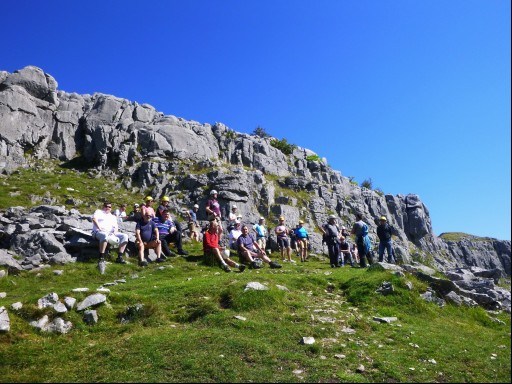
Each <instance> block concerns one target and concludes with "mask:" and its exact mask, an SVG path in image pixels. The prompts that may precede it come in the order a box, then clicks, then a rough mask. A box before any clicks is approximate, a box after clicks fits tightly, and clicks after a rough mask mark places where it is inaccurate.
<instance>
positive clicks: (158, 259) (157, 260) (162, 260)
mask: <svg viewBox="0 0 512 384" xmlns="http://www.w3.org/2000/svg"><path fill="white" fill-rule="evenodd" d="M155 261H156V262H157V263H163V262H164V261H165V259H164V258H162V256H160V257H159V258H157V259H156V260H155Z"/></svg>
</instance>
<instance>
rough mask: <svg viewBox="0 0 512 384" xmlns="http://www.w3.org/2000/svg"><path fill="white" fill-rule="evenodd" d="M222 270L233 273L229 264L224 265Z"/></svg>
mask: <svg viewBox="0 0 512 384" xmlns="http://www.w3.org/2000/svg"><path fill="white" fill-rule="evenodd" d="M221 268H222V270H223V271H224V272H231V268H229V266H228V265H227V264H222V266H221Z"/></svg>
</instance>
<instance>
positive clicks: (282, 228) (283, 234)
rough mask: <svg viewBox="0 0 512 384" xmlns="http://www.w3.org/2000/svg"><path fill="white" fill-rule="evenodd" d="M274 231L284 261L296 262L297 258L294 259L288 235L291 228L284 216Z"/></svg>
mask: <svg viewBox="0 0 512 384" xmlns="http://www.w3.org/2000/svg"><path fill="white" fill-rule="evenodd" d="M274 232H275V234H276V236H277V245H278V246H279V250H280V251H281V259H282V260H283V261H289V262H290V263H295V260H292V248H291V247H290V238H289V237H288V234H289V233H290V232H291V230H290V229H288V227H287V226H286V225H285V223H284V217H283V216H281V217H279V225H278V226H277V227H276V229H275V230H274ZM285 252H286V258H285Z"/></svg>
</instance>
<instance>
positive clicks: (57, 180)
mask: <svg viewBox="0 0 512 384" xmlns="http://www.w3.org/2000/svg"><path fill="white" fill-rule="evenodd" d="M45 197H47V198H50V199H53V200H54V201H55V202H54V203H53V204H51V205H65V206H66V207H67V208H77V209H79V210H90V209H92V207H94V209H95V208H96V207H98V206H99V205H100V203H101V202H102V201H103V199H110V200H111V201H112V202H113V203H114V205H116V204H120V203H126V204H131V203H133V202H138V201H139V200H140V199H141V197H140V196H139V195H135V194H132V193H130V192H129V191H127V190H126V188H123V187H122V186H121V181H120V180H117V179H105V178H95V177H91V176H89V175H88V174H87V172H85V171H78V170H74V169H69V168H66V167H64V166H62V165H59V164H57V163H55V162H47V163H45V164H44V165H42V166H34V167H31V168H27V169H20V170H17V171H16V172H14V173H13V174H12V175H9V176H3V177H1V178H0V209H5V208H8V207H12V206H22V207H32V206H35V205H41V204H45V203H44V202H43V200H42V199H43V198H45ZM69 199H75V201H76V202H77V204H68V203H66V202H67V201H68V200H69ZM128 206H130V205H128Z"/></svg>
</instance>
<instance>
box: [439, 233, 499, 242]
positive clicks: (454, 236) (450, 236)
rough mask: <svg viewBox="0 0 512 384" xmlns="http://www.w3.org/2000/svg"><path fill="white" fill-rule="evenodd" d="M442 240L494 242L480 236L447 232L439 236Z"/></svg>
mask: <svg viewBox="0 0 512 384" xmlns="http://www.w3.org/2000/svg"><path fill="white" fill-rule="evenodd" d="M439 237H440V238H441V239H443V240H444V241H454V242H457V241H461V240H463V239H469V240H471V241H492V238H490V237H480V236H474V235H470V234H467V233H464V232H445V233H441V234H440V235H439Z"/></svg>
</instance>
